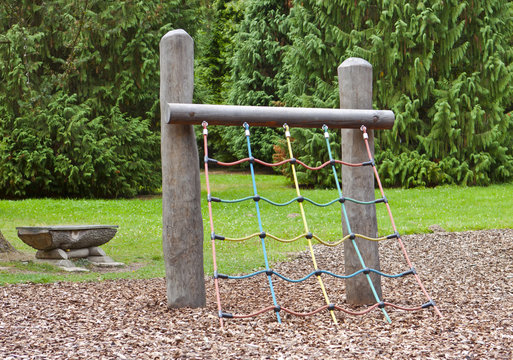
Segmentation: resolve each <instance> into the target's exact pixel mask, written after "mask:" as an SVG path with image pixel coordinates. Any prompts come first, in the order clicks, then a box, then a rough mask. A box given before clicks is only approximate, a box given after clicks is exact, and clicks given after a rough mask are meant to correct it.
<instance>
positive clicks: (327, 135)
mask: <svg viewBox="0 0 513 360" xmlns="http://www.w3.org/2000/svg"><path fill="white" fill-rule="evenodd" d="M322 129H323V130H324V138H325V140H326V146H327V148H328V154H329V156H330V161H331V162H332V165H331V169H332V170H333V176H334V177H335V183H336V184H337V191H338V196H339V197H342V190H341V189H340V184H339V181H338V175H337V169H336V168H335V165H334V163H333V156H332V155H331V145H330V141H329V133H328V127H327V126H326V125H323V126H322ZM341 205H342V212H343V213H344V218H345V221H346V225H347V231H348V233H349V234H351V233H352V231H351V224H350V223H349V219H348V217H347V212H346V207H345V205H344V203H342V204H341ZM351 242H352V244H353V246H354V249H355V251H356V254H357V255H358V259H359V260H360V264H362V267H363V268H367V266H366V265H365V262H364V261H363V257H362V255H361V254H360V250H359V249H358V246H357V245H356V241H355V240H354V239H351ZM365 276H366V277H367V281H368V282H369V285H370V288H371V290H372V293H373V295H374V298H375V299H376V302H378V303H380V302H381V299H380V298H379V296H378V293H377V291H376V288H375V287H374V284H373V283H372V279H371V277H370V275H369V274H365ZM381 311H382V312H383V315H384V316H385V318H386V320H387V321H388V323H392V320H390V317H389V316H388V313H387V311H386V310H385V308H381Z"/></svg>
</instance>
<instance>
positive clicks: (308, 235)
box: [202, 122, 442, 327]
mask: <svg viewBox="0 0 513 360" xmlns="http://www.w3.org/2000/svg"><path fill="white" fill-rule="evenodd" d="M202 126H203V144H204V151H205V158H204V161H205V179H206V189H207V200H208V214H209V223H210V238H211V243H212V257H213V268H214V269H213V270H214V288H215V293H216V302H217V308H218V316H219V322H220V326H221V327H223V326H224V325H223V324H224V322H223V319H226V318H238V319H243V318H250V317H255V316H258V315H261V314H264V313H267V312H274V313H275V316H276V320H277V321H278V322H279V323H281V321H282V319H281V316H280V312H283V313H287V314H291V315H295V316H310V315H314V314H317V313H320V312H322V311H326V310H327V311H328V312H329V314H330V316H331V318H332V320H333V322H334V323H335V324H337V317H336V316H335V311H340V312H343V313H346V314H348V315H353V316H357V315H365V314H368V313H369V312H371V311H373V310H375V309H379V310H380V311H381V312H382V314H383V316H384V318H385V320H386V321H387V322H389V323H390V322H391V319H390V317H389V315H388V313H387V311H386V308H387V307H388V308H393V309H398V310H403V311H417V310H421V309H425V308H430V307H432V308H433V309H434V311H435V312H436V313H437V314H438V315H439V316H440V317H441V316H442V315H441V313H440V311H439V309H438V307H437V306H436V304H435V302H434V301H433V300H432V298H431V297H430V295H429V294H428V292H427V291H426V289H425V287H424V286H423V284H422V282H421V280H420V277H419V276H418V274H417V272H416V270H415V268H414V267H413V265H412V263H411V261H410V259H409V256H408V253H407V252H406V249H405V247H404V244H403V242H402V239H401V236H400V234H399V232H398V231H397V227H396V225H395V222H394V218H393V216H392V211H391V210H390V205H389V203H388V200H387V198H386V196H385V193H384V191H383V187H382V185H381V181H380V179H379V175H378V172H377V169H376V164H375V162H374V159H373V157H372V153H371V151H370V147H369V141H368V134H367V129H366V128H365V126H362V127H361V128H360V130H361V132H362V138H363V142H364V144H365V147H366V150H367V154H368V157H369V161H366V162H362V163H347V162H343V161H340V160H336V159H333V156H332V152H331V146H330V142H329V132H328V127H327V126H326V125H324V126H323V127H322V131H323V132H324V138H325V140H326V147H327V151H328V154H329V161H327V162H325V163H323V164H322V165H320V166H317V167H311V166H308V165H307V164H305V163H303V162H301V161H299V160H297V159H295V158H294V154H293V152H292V146H291V139H290V129H289V127H288V125H287V124H285V125H284V129H285V139H286V143H287V149H288V155H289V158H288V159H286V160H283V161H280V162H277V163H272V164H271V163H267V162H264V161H262V160H259V159H256V158H254V157H253V156H252V153H251V139H250V138H251V132H250V128H249V125H248V124H247V123H245V124H244V125H243V128H244V136H245V137H246V145H247V151H248V157H247V158H244V159H240V160H238V161H234V162H229V163H227V162H221V161H217V160H215V159H212V158H210V157H209V154H208V142H207V137H208V130H207V127H208V124H207V123H206V122H204V123H203V124H202ZM244 162H248V163H249V168H250V172H251V179H252V185H253V195H251V196H246V197H243V198H240V199H221V198H218V197H214V196H212V193H211V188H210V178H209V165H219V166H225V167H229V166H234V165H238V164H241V163H244ZM255 163H256V164H260V165H263V166H266V167H275V166H284V165H285V166H286V165H287V164H289V165H290V167H291V171H292V177H293V180H294V187H295V191H296V197H294V198H292V199H290V200H289V201H286V202H282V203H279V202H275V201H273V200H271V199H267V198H265V197H263V196H260V195H259V194H258V189H257V182H256V179H255V168H254V164H255ZM337 164H339V165H342V166H350V167H361V166H371V167H372V169H373V172H374V177H375V179H376V182H377V184H378V188H379V191H380V193H381V198H379V199H376V200H373V201H361V200H358V199H352V198H349V197H345V196H344V195H343V194H342V190H341V186H340V183H339V179H338V176H337V170H336V167H335V166H336V165H337ZM298 165H300V166H303V167H305V168H306V169H309V170H313V171H317V170H320V169H323V168H325V167H327V166H331V168H332V171H333V176H334V179H335V184H336V189H337V193H338V197H337V198H335V199H333V200H331V201H328V202H326V203H319V202H316V201H314V200H311V199H309V198H307V197H303V196H302V195H301V191H300V187H299V183H298V178H297V174H296V166H298ZM251 200H253V202H254V204H255V210H256V217H257V221H258V228H259V229H258V230H259V231H258V232H255V233H252V234H249V235H246V236H244V237H240V238H233V237H228V236H223V235H220V234H217V233H216V232H215V229H214V218H213V211H212V204H213V203H226V204H236V203H241V202H246V201H251ZM261 201H263V202H265V203H268V204H270V205H273V206H277V207H282V206H287V205H290V204H292V203H294V202H297V203H298V206H299V211H300V215H301V220H302V224H303V232H302V233H301V234H299V235H297V236H295V237H293V238H290V239H283V238H280V237H278V236H275V235H273V234H270V233H266V232H265V231H264V227H263V225H262V216H261V207H260V202H261ZM346 201H349V202H353V203H356V204H360V205H374V204H380V203H383V204H385V206H386V209H387V212H388V216H389V218H390V222H391V225H392V228H393V233H392V234H389V235H386V236H382V237H377V238H373V237H369V236H366V235H363V234H356V233H353V232H352V231H351V224H350V222H349V219H348V215H347V211H346V206H345V203H346ZM305 202H308V203H310V204H312V205H314V206H317V207H327V206H330V205H332V204H334V203H336V202H338V203H340V206H341V209H342V214H343V221H344V222H345V225H346V229H347V230H348V233H349V234H348V235H346V236H344V237H342V238H340V239H337V240H334V241H327V240H324V239H322V238H320V237H319V236H318V235H316V234H314V233H312V232H311V231H310V228H309V225H308V220H307V217H306V214H305V210H304V206H303V204H304V203H305ZM258 238H259V239H260V245H261V247H262V254H263V260H264V264H265V268H264V269H263V270H259V271H255V272H253V273H250V274H246V275H240V276H232V275H227V274H223V273H220V272H219V269H218V264H217V255H216V242H217V241H228V242H245V241H249V240H251V239H258ZM357 238H360V239H365V240H368V241H384V240H392V239H396V241H397V242H398V244H399V247H400V249H401V252H402V255H403V257H404V259H405V261H406V263H407V265H408V268H407V269H406V270H405V271H402V272H399V273H397V274H387V273H384V272H381V271H379V270H376V269H372V268H369V267H367V266H366V264H365V261H364V259H363V257H362V255H361V253H360V250H359V249H358V245H357V243H356V239H357ZM266 239H272V240H274V241H276V242H280V243H292V242H296V241H300V240H302V239H306V242H307V246H308V250H309V253H310V258H311V262H312V265H313V271H312V272H310V273H309V274H306V275H305V276H303V277H301V278H299V279H292V278H289V277H287V276H285V275H283V274H281V273H279V272H277V271H275V270H273V269H271V268H270V265H269V258H268V255H267V249H266V242H265V240H266ZM346 240H349V241H350V242H351V243H352V245H353V247H354V249H355V252H356V254H357V256H358V260H359V262H360V265H361V269H360V270H358V271H356V272H354V273H352V274H349V275H340V274H337V273H335V272H331V271H328V270H325V269H320V268H319V266H318V263H317V259H316V257H315V253H314V248H313V243H314V242H317V243H319V244H322V245H324V246H328V247H336V246H338V245H340V244H342V243H343V242H344V241H346ZM371 273H374V274H378V275H379V276H382V277H385V278H390V279H396V278H401V277H405V276H413V277H414V279H415V281H416V283H417V284H418V286H419V287H420V290H421V292H422V293H423V295H424V296H425V298H426V299H427V302H425V303H423V304H420V305H418V306H416V307H406V306H400V305H397V304H393V303H390V302H387V301H384V300H383V299H381V298H380V297H379V295H378V292H377V291H376V288H375V285H374V283H373V281H372V279H371V276H370V274H371ZM359 274H363V275H364V276H365V277H366V279H367V281H368V283H369V286H370V289H371V290H372V293H373V295H374V298H375V301H376V302H375V303H374V304H373V305H371V306H369V307H368V308H366V309H365V310H363V311H353V310H349V309H347V308H344V307H342V306H339V305H337V304H333V303H332V302H331V301H330V298H329V295H328V291H327V289H326V286H325V283H324V281H323V275H325V276H329V277H331V278H334V279H349V278H352V277H354V276H357V275H359ZM258 275H263V276H265V277H267V282H268V285H269V293H270V295H271V299H272V305H269V306H267V307H264V308H262V309H260V310H258V311H255V312H252V313H248V314H234V313H230V312H226V311H223V307H222V302H221V293H220V289H219V282H220V280H222V279H231V280H242V279H248V278H252V277H255V276H258ZM310 278H316V279H317V282H318V285H319V288H320V290H321V294H322V297H323V300H324V302H325V305H323V306H320V307H318V308H316V309H314V310H312V311H309V312H298V311H294V310H292V309H289V308H286V307H283V306H281V305H280V304H279V301H278V298H277V296H276V292H275V289H274V282H273V279H274V280H277V279H281V280H284V281H286V282H289V283H301V282H304V281H306V280H308V279H310Z"/></svg>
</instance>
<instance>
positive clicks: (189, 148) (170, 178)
mask: <svg viewBox="0 0 513 360" xmlns="http://www.w3.org/2000/svg"><path fill="white" fill-rule="evenodd" d="M193 88H194V41H193V40H192V38H191V37H190V36H189V34H187V33H186V32H185V31H183V30H174V31H170V32H168V33H167V34H166V35H164V36H163V37H162V39H161V41H160V113H161V154H162V207H163V209H162V222H163V227H162V232H163V233H162V247H163V251H164V261H165V265H166V290H167V303H168V306H169V307H201V306H205V283H204V274H203V222H202V217H201V202H200V198H201V187H200V174H199V166H198V149H197V145H196V139H195V136H194V130H193V127H192V125H175V124H167V118H168V110H167V106H166V105H167V103H169V102H174V103H191V102H192V95H193Z"/></svg>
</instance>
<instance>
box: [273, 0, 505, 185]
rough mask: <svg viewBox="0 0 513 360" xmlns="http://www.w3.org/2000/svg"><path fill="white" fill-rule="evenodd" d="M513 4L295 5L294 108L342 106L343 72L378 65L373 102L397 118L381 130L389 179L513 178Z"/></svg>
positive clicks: (398, 0) (394, 0)
mask: <svg viewBox="0 0 513 360" xmlns="http://www.w3.org/2000/svg"><path fill="white" fill-rule="evenodd" d="M512 5H513V3H512V2H511V1H508V2H504V1H500V0H473V1H432V0H430V1H427V0H420V1H417V2H414V3H412V2H410V1H407V0H389V1H376V0H361V1H357V2H355V1H352V0H338V1H330V2H327V1H326V2H319V1H314V0H301V1H296V2H295V5H294V7H293V9H292V11H291V14H290V21H289V25H290V32H289V37H290V41H291V43H292V44H291V45H290V46H289V47H288V48H287V53H286V55H285V56H284V69H285V72H286V73H288V74H293V76H291V77H290V78H289V79H288V82H287V85H286V86H283V87H281V94H282V98H283V99H284V101H285V102H286V104H287V105H293V106H326V107H337V106H338V99H337V98H338V94H337V84H336V80H335V77H336V68H337V66H338V65H339V64H340V63H341V62H342V61H343V60H344V59H346V58H348V57H351V56H358V57H362V58H364V59H366V60H368V61H369V62H370V63H371V64H372V65H373V67H374V104H375V107H376V108H390V109H392V110H394V112H395V114H396V124H395V126H394V129H393V130H392V131H381V132H378V134H377V136H378V141H377V144H378V146H379V147H380V150H379V151H378V152H377V155H378V159H379V160H380V161H381V162H382V165H381V167H380V172H381V175H382V176H383V177H384V179H385V183H387V184H388V185H403V186H414V185H436V184H441V183H463V184H488V183H490V182H491V181H506V180H509V179H512V178H513V151H512V148H511V143H512V137H511V135H510V132H511V129H512V126H513V123H512V120H511V117H509V116H506V114H505V113H506V111H507V109H511V106H512V103H513V100H512V99H513V93H512V91H513V87H512V86H511V84H512V80H513V65H512V61H513V49H512V40H511V39H512V37H513V32H512V30H513V16H512V15H513V13H512Z"/></svg>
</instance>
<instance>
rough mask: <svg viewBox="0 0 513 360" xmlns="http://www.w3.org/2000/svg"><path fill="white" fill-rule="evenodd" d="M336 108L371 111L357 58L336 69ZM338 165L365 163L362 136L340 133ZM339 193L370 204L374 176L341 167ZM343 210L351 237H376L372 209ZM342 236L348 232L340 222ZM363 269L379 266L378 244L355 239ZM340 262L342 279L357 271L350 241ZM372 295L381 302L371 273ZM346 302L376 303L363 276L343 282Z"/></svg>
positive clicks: (365, 73) (368, 84)
mask: <svg viewBox="0 0 513 360" xmlns="http://www.w3.org/2000/svg"><path fill="white" fill-rule="evenodd" d="M338 81H339V94H340V108H342V109H371V108H372V66H371V64H369V63H368V62H367V61H365V60H363V59H360V58H349V59H347V60H345V61H344V62H343V63H342V64H341V65H340V66H339V67H338ZM341 131H342V161H347V162H351V163H358V162H363V161H368V160H369V157H368V154H367V151H366V149H365V144H364V142H363V138H362V132H361V131H360V130H354V129H342V130H341ZM368 134H369V145H370V148H371V151H372V153H373V155H374V132H373V131H372V130H368ZM342 190H343V192H344V196H347V197H351V198H353V199H358V200H363V201H370V200H374V175H373V171H372V168H371V167H370V166H364V167H358V168H353V167H347V166H346V167H343V169H342ZM345 205H346V210H347V214H348V218H349V223H350V227H351V231H352V232H353V233H355V234H362V235H366V236H371V237H376V235H377V232H378V226H377V220H376V207H375V206H374V205H359V204H354V203H352V202H349V201H348V202H346V203H345ZM342 223H343V224H344V233H345V234H348V229H347V226H346V224H345V221H344V219H343V221H342ZM356 243H357V246H358V249H359V250H360V253H361V255H362V257H363V260H364V262H365V265H366V266H367V267H369V268H373V269H376V270H379V269H380V266H379V253H378V243H377V242H375V241H368V240H363V239H359V238H357V239H356ZM344 261H345V271H346V275H349V274H352V273H354V272H356V271H358V270H360V269H362V265H361V263H360V261H359V258H358V255H357V254H356V252H355V249H354V246H353V244H352V242H351V241H350V240H347V241H346V242H345V243H344ZM371 279H372V282H373V283H374V286H375V289H376V292H377V294H378V296H379V297H380V299H381V278H380V277H379V275H377V274H374V273H371ZM346 294H347V302H348V303H349V304H373V303H375V302H376V299H375V297H374V295H373V293H372V291H371V288H370V286H369V282H368V280H367V279H366V276H365V275H364V274H359V275H357V276H355V277H353V278H351V279H348V280H347V281H346Z"/></svg>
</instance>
